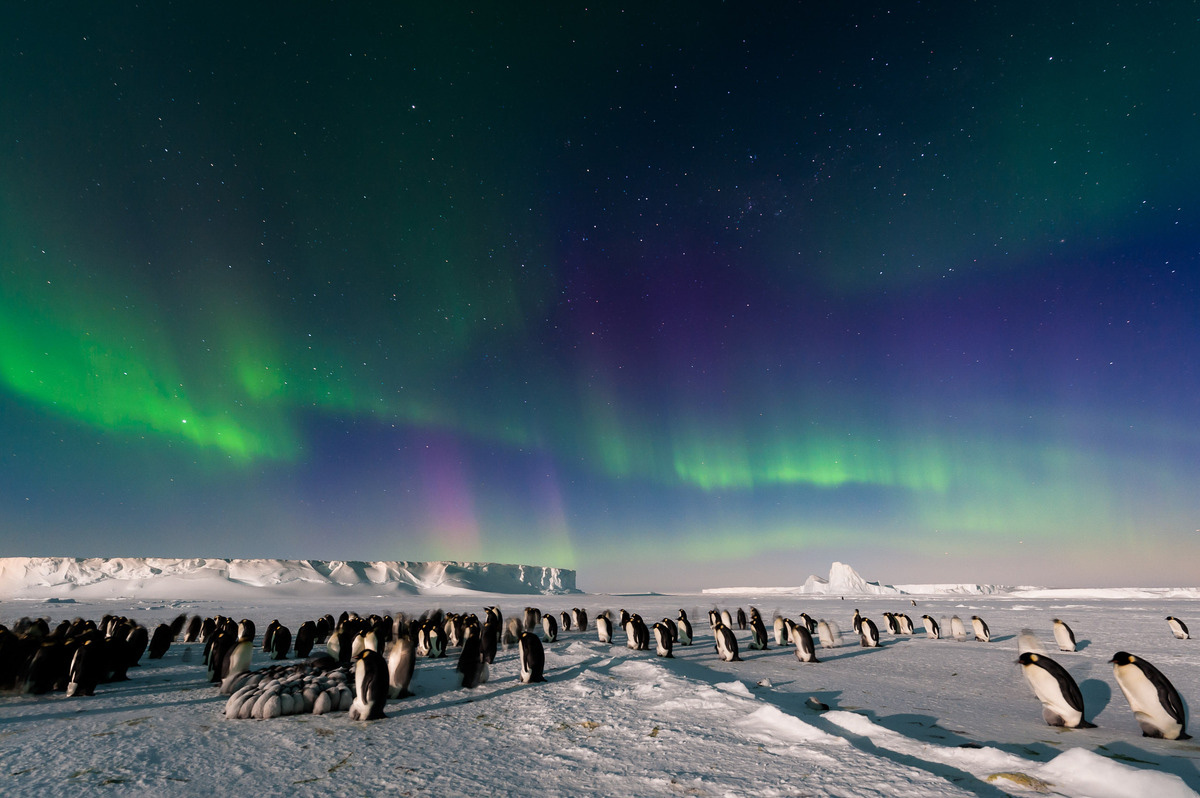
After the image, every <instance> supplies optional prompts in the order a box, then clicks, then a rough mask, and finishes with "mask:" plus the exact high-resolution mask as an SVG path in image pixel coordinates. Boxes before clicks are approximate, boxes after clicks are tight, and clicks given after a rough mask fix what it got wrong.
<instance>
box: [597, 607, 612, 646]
mask: <svg viewBox="0 0 1200 798" xmlns="http://www.w3.org/2000/svg"><path fill="white" fill-rule="evenodd" d="M612 635H613V628H612V618H610V617H609V615H608V610H605V611H604V612H602V613H600V614H599V615H597V616H596V636H597V638H599V640H600V642H601V643H611V642H612Z"/></svg>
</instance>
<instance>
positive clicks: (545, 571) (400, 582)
mask: <svg viewBox="0 0 1200 798" xmlns="http://www.w3.org/2000/svg"><path fill="white" fill-rule="evenodd" d="M264 592H268V593H269V594H270V595H273V596H282V595H295V596H329V597H335V596H346V597H349V596H353V595H366V596H385V595H404V594H409V595H424V596H448V595H460V594H467V593H472V592H487V593H512V594H523V593H529V594H534V593H545V594H558V593H575V592H577V591H576V589H575V572H574V571H571V570H568V569H565V568H549V567H544V566H540V565H502V564H498V563H479V562H397V561H375V562H356V561H339V560H332V561H326V560H271V559H267V560H225V559H220V558H214V557H209V558H192V559H163V558H153V557H115V558H92V559H76V558H72V557H0V596H12V597H21V598H35V597H36V598H52V597H57V598H65V597H72V598H118V597H132V596H136V597H141V598H178V597H184V598H230V597H233V596H238V597H245V598H251V597H254V596H256V595H261V594H263V593H264Z"/></svg>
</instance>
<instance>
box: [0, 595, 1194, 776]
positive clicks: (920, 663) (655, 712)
mask: <svg viewBox="0 0 1200 798" xmlns="http://www.w3.org/2000/svg"><path fill="white" fill-rule="evenodd" d="M1089 593H1092V595H1090V596H1089V597H1087V598H1077V597H1072V596H1070V595H1055V596H1050V597H1043V598H1034V597H1028V596H1024V595H1021V596H1017V595H1012V594H984V595H967V596H963V595H940V596H931V597H910V596H904V595H896V594H889V595H872V596H857V597H847V598H845V599H842V598H840V597H837V596H832V595H787V594H784V593H780V592H768V591H764V592H762V593H758V594H755V593H753V592H751V593H747V594H743V595H738V594H730V593H719V594H704V595H688V596H661V595H636V596H632V595H631V596H608V595H579V594H576V595H569V596H537V597H531V596H513V595H491V594H466V595H457V596H443V597H439V598H433V597H429V596H395V595H388V596H386V597H378V598H371V597H367V596H361V595H358V596H354V597H348V598H343V599H331V598H329V597H322V598H319V599H306V598H301V597H297V596H289V597H284V598H277V597H275V598H273V597H270V596H269V595H268V596H264V597H262V598H254V599H247V598H245V597H244V596H240V595H239V596H237V597H234V598H230V599H227V600H222V599H220V598H219V597H211V598H208V599H204V600H194V599H192V600H182V599H174V600H151V599H144V598H142V599H112V600H96V599H86V600H79V601H77V602H75V603H63V602H61V601H59V602H45V601H41V600H36V601H35V600H22V601H15V600H12V599H3V600H0V622H3V623H5V624H6V625H10V626H11V625H12V623H13V622H14V621H16V620H17V619H18V618H19V617H21V616H45V617H48V618H51V619H53V620H59V619H62V618H68V619H69V618H73V617H75V616H82V617H94V618H99V617H100V616H101V615H103V614H105V613H110V614H123V615H127V616H129V617H131V618H133V619H135V620H137V621H139V622H141V623H143V624H145V625H147V626H150V627H151V628H153V626H154V625H155V624H157V623H160V622H164V621H170V619H171V618H173V617H175V616H176V615H178V614H180V613H187V614H189V615H192V614H199V615H205V616H207V615H215V614H218V613H219V614H224V615H229V616H232V617H234V618H242V617H248V618H251V619H253V620H254V621H255V622H256V624H257V626H258V629H259V633H260V635H261V632H262V630H263V629H265V628H266V626H267V624H268V623H269V622H270V621H271V620H272V619H279V620H280V621H281V622H282V623H284V624H286V625H287V626H289V627H290V628H291V629H292V630H293V631H294V630H295V629H296V628H297V627H298V625H299V623H300V622H301V621H302V620H304V619H307V618H312V617H316V616H318V615H321V614H324V613H326V612H331V613H333V614H334V615H337V614H338V613H340V612H341V611H342V610H351V611H356V612H358V613H360V614H363V615H366V614H369V613H372V612H378V613H380V614H382V613H394V612H396V611H404V612H407V613H410V614H417V613H420V612H421V611H423V610H426V609H430V608H432V607H436V606H440V607H442V608H443V609H445V610H447V611H457V612H475V613H477V614H479V615H480V616H481V617H482V615H483V608H484V607H485V606H487V605H490V604H497V605H499V606H500V608H501V609H502V610H503V612H504V614H505V617H509V616H513V615H517V614H519V613H520V611H521V610H522V609H523V608H524V607H525V606H526V605H527V604H534V605H536V606H539V607H540V608H542V609H544V610H551V611H555V612H557V611H559V610H564V609H570V608H571V607H583V608H585V609H587V610H588V613H589V616H591V617H592V618H594V617H595V615H596V614H597V613H598V612H599V611H600V610H603V609H611V610H613V611H614V612H616V611H617V610H619V609H621V608H625V609H627V610H629V611H630V612H637V613H640V614H641V615H642V616H643V618H645V620H646V622H647V623H653V621H655V620H658V619H661V618H663V617H664V616H668V617H671V618H674V617H675V616H676V615H677V613H678V610H679V609H680V608H681V607H682V608H685V609H686V610H687V611H688V614H689V616H691V617H692V619H693V621H694V623H695V629H696V634H697V640H696V643H695V645H693V646H690V647H679V648H676V651H675V658H674V659H670V660H667V659H660V658H658V657H656V656H655V654H654V651H653V644H652V646H651V650H650V651H631V650H629V649H627V648H626V647H625V646H624V643H625V637H624V635H623V634H622V633H620V632H618V633H617V635H616V644H615V645H607V644H601V643H599V642H598V641H597V638H596V634H595V631H594V627H590V628H589V630H588V631H587V632H586V633H580V632H577V631H570V632H565V633H562V634H561V635H560V637H559V640H558V642H555V643H549V644H547V645H546V652H547V673H546V675H547V678H548V681H547V682H546V683H545V684H536V685H522V684H520V683H519V682H518V681H517V664H516V661H515V656H516V652H515V650H502V651H501V653H500V655H499V657H498V658H497V660H496V664H495V665H494V666H493V668H492V670H491V679H490V680H489V681H488V682H487V683H486V684H485V685H483V686H482V687H480V688H478V689H475V690H464V689H460V688H458V687H456V682H455V679H454V666H455V659H456V652H455V651H453V650H452V651H451V654H450V656H449V657H447V658H446V659H441V660H427V659H423V660H420V661H419V662H418V665H417V671H416V676H415V678H414V681H413V690H414V692H415V693H416V695H415V696H413V697H409V698H405V699H401V700H396V701H392V702H389V704H388V706H387V714H388V717H387V718H386V719H384V720H379V721H371V722H361V721H351V720H350V719H349V718H348V716H347V714H346V713H344V712H343V713H338V714H333V715H320V716H314V715H295V716H290V717H283V718H276V719H273V720H265V721H256V720H227V719H226V718H225V717H224V714H223V710H224V707H225V703H226V699H225V697H223V696H220V695H218V690H217V688H216V687H214V686H211V685H209V684H208V683H207V682H206V681H205V678H204V668H203V665H202V664H201V646H200V645H199V644H186V645H185V644H180V643H176V644H175V645H173V646H172V647H171V649H170V650H169V651H168V653H167V655H166V657H165V658H164V659H163V660H161V661H149V660H146V659H145V658H143V660H142V664H141V666H140V667H138V668H134V669H131V671H130V676H131V679H130V681H128V682H123V683H119V684H108V685H101V686H100V687H99V688H98V690H97V694H96V695H95V696H94V697H91V698H67V697H65V696H64V695H63V694H53V695H46V696H30V695H3V696H0V794H3V795H5V796H18V795H38V796H54V795H72V796H73V795H78V794H81V793H84V792H85V791H87V792H99V793H101V794H106V795H147V794H152V795H205V796H209V795H214V794H238V795H280V794H287V795H301V796H303V795H364V794H371V795H374V794H388V795H393V794H394V795H439V796H440V795H470V796H479V795H486V796H489V798H492V797H493V796H522V795H577V796H621V798H627V796H631V795H639V796H686V795H695V796H727V795H739V796H740V795H747V796H748V795H754V796H799V795H842V796H862V795H887V796H904V795H912V796H943V795H944V796H949V795H1005V794H1013V795H1040V794H1049V795H1071V796H1094V797H1097V798H1099V797H1102V796H1143V795H1145V796H1155V798H1166V796H1172V795H1195V794H1196V793H1195V792H1194V791H1195V790H1196V789H1197V788H1200V746H1197V745H1196V744H1195V742H1196V741H1194V740H1188V741H1164V740H1154V739H1147V738H1144V737H1142V736H1141V732H1140V729H1139V728H1138V725H1137V723H1136V721H1135V720H1134V716H1133V714H1132V712H1131V711H1130V710H1129V707H1128V705H1127V704H1126V702H1125V699H1124V697H1123V696H1122V695H1121V693H1120V691H1119V689H1118V688H1117V685H1116V682H1115V680H1114V679H1113V675H1112V668H1111V666H1110V665H1109V664H1107V660H1108V659H1109V658H1110V657H1111V656H1112V655H1113V654H1114V653H1115V652H1116V651H1118V650H1126V651H1130V652H1133V653H1135V654H1138V655H1140V656H1142V657H1144V658H1145V659H1147V660H1149V661H1150V662H1152V663H1154V664H1155V665H1157V666H1158V668H1159V669H1160V670H1161V671H1162V672H1163V673H1165V674H1166V675H1167V676H1168V677H1169V678H1170V679H1171V680H1172V682H1173V683H1174V684H1175V686H1176V687H1177V688H1178V690H1179V692H1180V693H1181V694H1182V695H1183V698H1184V701H1185V702H1187V701H1190V700H1194V699H1195V697H1196V696H1197V695H1200V658H1198V657H1197V648H1196V647H1197V646H1198V645H1200V642H1197V641H1196V640H1176V639H1175V638H1174V637H1172V635H1171V634H1170V632H1169V631H1168V628H1167V624H1166V621H1165V620H1164V618H1165V617H1166V616H1167V615H1176V616H1178V617H1181V618H1183V619H1184V620H1185V621H1192V627H1193V629H1196V628H1198V627H1200V614H1197V613H1195V607H1196V606H1197V605H1196V602H1195V600H1194V598H1193V599H1186V598H1167V597H1163V596H1161V595H1154V597H1153V598H1138V597H1132V596H1130V595H1128V594H1127V593H1122V592H1120V591H1109V592H1105V593H1103V595H1102V596H1099V597H1098V596H1096V595H1094V593H1093V592H1091V591H1089ZM914 598H915V600H916V602H917V606H915V607H914V606H912V604H911V603H910V602H911V600H913V599H914ZM713 606H720V607H727V608H730V609H732V608H736V607H739V606H740V607H745V608H749V607H750V606H756V607H758V608H759V610H760V611H761V612H762V614H763V616H764V618H766V619H767V621H768V624H769V622H770V619H771V617H772V616H773V615H774V614H775V613H776V612H777V611H778V612H781V613H782V614H784V615H786V616H789V617H793V618H797V617H798V616H799V614H800V613H801V612H808V613H809V614H810V615H812V616H813V617H816V618H827V619H831V620H833V621H836V622H837V623H838V625H839V626H841V627H842V629H849V628H850V621H851V616H852V614H853V611H854V609H855V608H857V609H859V610H860V611H861V612H862V613H863V614H864V615H866V616H867V617H870V618H872V619H873V620H875V622H876V623H877V624H878V625H879V626H880V628H881V633H882V638H883V640H882V643H883V645H882V646H881V647H880V648H876V649H864V648H861V647H860V646H859V644H858V641H857V638H854V637H852V636H851V635H847V636H846V637H845V639H844V640H843V644H842V645H841V646H840V647H838V648H835V649H831V650H827V651H818V656H819V657H820V658H821V660H822V661H821V662H819V663H812V664H802V663H799V662H798V661H797V660H796V658H795V656H794V653H793V649H791V648H781V647H778V646H776V645H775V644H774V642H773V641H772V643H771V646H770V648H769V649H768V650H766V651H752V650H749V649H748V645H747V644H748V642H749V636H748V633H747V632H741V631H739V632H737V636H738V642H739V645H740V646H741V656H742V658H743V660H744V661H742V662H733V663H725V662H721V661H719V660H718V659H717V656H716V654H715V652H714V650H713V642H712V640H713V639H712V635H711V632H710V631H709V628H708V624H707V620H706V613H707V610H708V609H709V608H710V607H713ZM885 610H887V611H892V612H905V613H908V614H909V615H910V616H912V617H913V619H914V621H915V622H916V624H917V632H918V634H917V635H915V636H912V637H896V636H892V635H889V634H888V633H887V632H886V631H885V630H886V623H885V621H884V618H883V615H882V613H883V611H885ZM926 613H928V614H930V615H932V616H933V617H935V618H937V619H939V620H941V621H942V622H943V626H944V627H945V628H946V629H948V628H949V623H948V619H949V617H950V616H951V615H955V614H957V615H959V616H960V617H962V618H964V619H969V618H970V616H971V615H980V616H981V617H983V618H984V619H985V620H986V621H987V622H988V624H989V625H990V627H991V630H992V633H993V641H992V642H990V643H979V642H974V641H970V642H956V641H954V640H946V639H943V640H928V639H926V638H925V637H924V635H923V634H922V622H921V620H920V616H921V615H922V614H926ZM1056 617H1058V618H1062V619H1063V620H1065V621H1067V622H1068V623H1069V624H1070V625H1071V626H1072V627H1073V628H1074V630H1075V634H1076V637H1077V638H1078V639H1079V641H1080V646H1079V649H1080V650H1079V651H1077V652H1076V653H1059V652H1057V649H1056V648H1055V645H1054V642H1053V637H1052V633H1051V620H1052V619H1053V618H1056ZM968 628H969V622H968ZM1026 628H1028V629H1031V630H1033V631H1034V632H1035V633H1036V635H1037V636H1038V637H1039V639H1040V640H1041V641H1042V644H1043V646H1044V647H1045V649H1046V651H1047V653H1048V654H1049V655H1050V656H1051V657H1053V658H1054V659H1056V660H1057V661H1058V662H1060V663H1061V664H1062V665H1063V666H1064V667H1066V668H1067V669H1068V670H1069V671H1070V672H1071V673H1072V674H1073V675H1074V677H1075V679H1076V681H1078V682H1079V685H1080V688H1081V690H1082V693H1083V696H1084V699H1085V703H1086V716H1087V718H1088V719H1089V720H1091V721H1093V722H1094V723H1096V725H1097V726H1098V728H1096V729H1088V730H1064V729H1055V728H1051V727H1048V726H1046V725H1045V723H1044V722H1043V720H1042V714H1041V706H1040V705H1039V703H1038V702H1037V700H1036V699H1035V698H1034V696H1033V694H1032V692H1031V690H1030V688H1029V687H1028V686H1027V684H1026V683H1025V680H1024V679H1023V677H1022V676H1021V673H1020V669H1019V666H1018V665H1017V664H1016V663H1015V660H1016V657H1017V640H1016V638H1017V635H1018V634H1019V633H1020V632H1021V630H1022V629H1026ZM265 664H267V660H266V659H265V657H264V656H263V655H262V654H261V652H257V653H256V658H255V663H254V667H256V668H257V667H261V666H264V665H265ZM821 705H824V706H826V707H828V709H827V710H826V709H823V708H821ZM1191 731H1193V732H1195V729H1194V728H1193V729H1191Z"/></svg>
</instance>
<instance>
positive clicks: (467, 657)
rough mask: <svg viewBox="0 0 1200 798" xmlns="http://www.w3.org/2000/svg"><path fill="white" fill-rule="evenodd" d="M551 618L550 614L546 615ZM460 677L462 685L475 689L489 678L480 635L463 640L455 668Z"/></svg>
mask: <svg viewBox="0 0 1200 798" xmlns="http://www.w3.org/2000/svg"><path fill="white" fill-rule="evenodd" d="M545 617H547V618H549V617H550V616H549V615H547V616H545ZM455 670H456V671H458V675H459V678H460V685H459V686H460V687H465V688H467V689H468V690H473V689H475V688H476V687H478V686H479V685H481V684H483V683H484V682H486V681H487V680H488V664H487V660H486V659H484V658H483V646H481V645H480V640H479V635H470V636H468V637H467V639H466V640H464V641H463V646H462V653H461V654H459V656H458V666H457V667H456V668H455Z"/></svg>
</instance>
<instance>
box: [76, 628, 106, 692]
mask: <svg viewBox="0 0 1200 798" xmlns="http://www.w3.org/2000/svg"><path fill="white" fill-rule="evenodd" d="M68 674H69V675H68V680H67V695H68V696H76V695H95V694H96V685H97V684H99V683H100V679H101V677H103V676H104V644H103V643H101V642H99V641H97V640H94V639H90V638H88V639H84V640H83V641H82V642H81V643H79V645H77V646H76V647H75V653H74V655H73V656H72V657H71V666H70V670H69V672H68Z"/></svg>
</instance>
